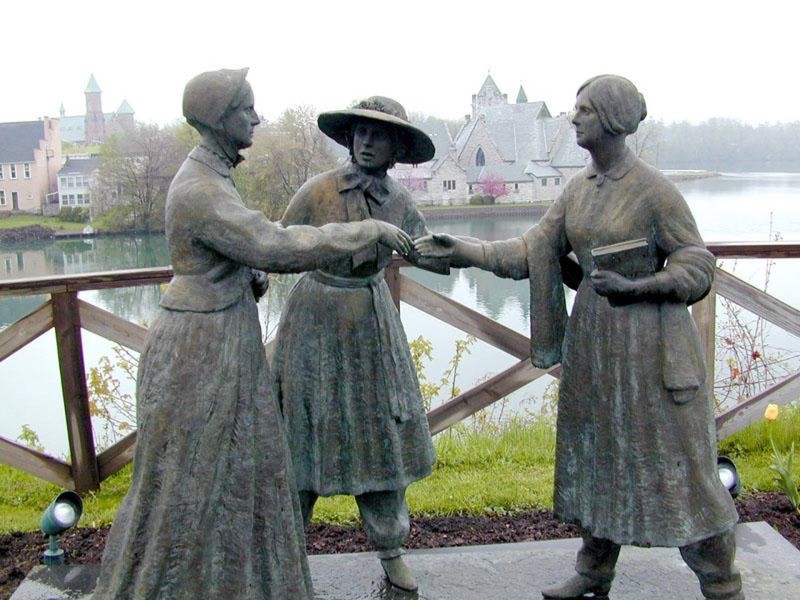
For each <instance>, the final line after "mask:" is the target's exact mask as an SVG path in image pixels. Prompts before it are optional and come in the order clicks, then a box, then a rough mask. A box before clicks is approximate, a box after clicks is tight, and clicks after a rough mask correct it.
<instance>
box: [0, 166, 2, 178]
mask: <svg viewBox="0 0 800 600" xmlns="http://www.w3.org/2000/svg"><path fill="white" fill-rule="evenodd" d="M0 181H3V165H0Z"/></svg>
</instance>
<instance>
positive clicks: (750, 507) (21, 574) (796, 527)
mask: <svg viewBox="0 0 800 600" xmlns="http://www.w3.org/2000/svg"><path fill="white" fill-rule="evenodd" d="M736 507H737V509H738V510H739V517H740V520H741V521H742V522H752V521H766V522H767V523H769V524H770V525H772V527H773V528H774V529H775V530H777V531H778V532H779V533H780V534H781V535H783V537H785V538H786V539H787V540H789V542H791V543H792V544H793V545H794V546H795V547H796V548H798V549H800V515H799V514H798V513H797V511H794V510H793V509H792V507H791V505H790V504H789V501H788V499H787V498H786V496H785V495H783V494H778V493H754V494H750V495H748V496H747V497H746V498H743V499H738V500H737V501H736ZM107 534H108V529H107V528H105V529H94V528H79V529H74V530H72V531H70V532H68V533H67V534H66V535H65V536H63V538H62V540H61V543H60V547H61V548H63V550H64V552H65V555H66V562H67V563H70V564H83V563H96V562H100V558H101V556H102V554H103V547H104V546H105V542H106V535H107ZM577 535H578V530H577V529H576V528H575V527H574V526H572V525H565V524H564V523H560V522H559V521H557V520H556V519H555V518H554V517H553V513H551V512H550V511H545V510H541V511H529V512H524V513H519V514H515V515H502V516H501V515H496V516H486V517H464V516H453V517H429V518H420V519H414V520H413V522H412V525H411V536H410V537H409V540H408V544H407V546H408V547H409V548H442V547H446V546H472V545H477V544H501V543H506V542H527V541H536V540H551V539H558V538H565V537H575V536H577ZM307 542H308V553H309V554H333V553H344V552H363V551H368V550H370V549H371V548H370V547H369V544H368V542H367V538H366V536H365V535H364V532H363V530H362V529H361V528H359V527H339V526H335V525H325V524H319V523H315V524H312V525H311V526H310V527H309V529H308V531H307ZM46 547H47V541H46V539H45V537H44V535H43V534H41V533H37V532H27V533H11V534H6V535H1V536H0V598H9V597H10V596H11V594H12V593H13V592H14V590H15V589H16V588H17V586H18V585H19V584H20V583H21V582H22V580H23V579H24V578H25V575H26V574H27V573H28V571H29V570H30V569H31V568H32V567H34V566H35V565H37V564H39V562H40V560H41V554H42V552H43V551H44V550H45V548H46Z"/></svg>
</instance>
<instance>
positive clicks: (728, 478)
mask: <svg viewBox="0 0 800 600" xmlns="http://www.w3.org/2000/svg"><path fill="white" fill-rule="evenodd" d="M717 472H718V473H719V480H720V481H721V482H722V485H724V486H725V487H726V488H727V490H728V491H729V492H730V494H731V496H732V497H734V498H736V496H738V495H739V492H740V491H741V489H742V482H741V480H740V479H739V471H737V470H736V465H735V464H733V461H732V460H731V459H730V458H728V457H727V456H719V457H717Z"/></svg>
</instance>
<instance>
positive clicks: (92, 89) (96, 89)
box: [84, 73, 103, 94]
mask: <svg viewBox="0 0 800 600" xmlns="http://www.w3.org/2000/svg"><path fill="white" fill-rule="evenodd" d="M102 91H103V90H101V89H100V86H99V85H97V81H96V80H95V78H94V73H92V74H91V75H90V76H89V83H87V84H86V90H84V94H100V93H102Z"/></svg>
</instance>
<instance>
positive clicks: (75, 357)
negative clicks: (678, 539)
mask: <svg viewBox="0 0 800 600" xmlns="http://www.w3.org/2000/svg"><path fill="white" fill-rule="evenodd" d="M709 249H710V250H711V251H712V252H714V254H715V255H716V256H717V257H718V258H761V259H777V258H780V259H785V258H800V244H791V243H769V244H709ZM406 266H409V265H408V263H406V262H405V261H403V260H402V259H399V258H398V259H396V260H395V261H394V262H393V263H392V265H391V266H390V267H389V268H388V269H387V274H386V280H387V282H388V284H389V287H390V289H391V291H392V295H393V297H394V298H395V302H396V303H397V305H398V307H399V306H400V303H401V302H405V303H407V304H409V305H411V306H414V307H416V308H418V309H419V310H421V311H423V312H425V313H428V314H430V315H432V316H433V317H435V318H437V319H439V320H441V321H444V322H445V323H448V324H450V325H452V326H454V327H456V328H457V329H460V330H461V331H464V332H466V333H468V334H470V335H473V336H475V337H476V338H478V339H480V340H483V341H484V342H486V343H488V344H490V345H492V346H494V347H495V348H498V349H500V350H503V351H504V352H506V353H508V354H510V355H511V356H513V357H514V358H516V359H517V361H518V362H516V363H515V364H514V365H512V366H511V367H509V368H508V369H506V370H505V371H503V372H501V373H499V374H497V375H495V376H494V377H492V378H491V379H489V380H487V381H484V382H482V383H480V384H479V385H477V386H475V387H474V388H472V389H470V390H467V391H466V392H464V393H462V394H460V395H458V396H457V397H455V398H453V399H451V400H450V401H448V402H446V403H445V404H443V405H441V406H438V407H437V408H435V409H433V410H431V411H430V413H428V419H429V422H430V428H431V432H432V433H434V434H436V433H439V432H441V431H443V430H444V429H446V428H447V427H449V426H451V425H453V424H454V423H457V422H459V421H461V420H463V419H465V418H467V417H469V416H470V415H472V414H474V413H476V412H477V411H479V410H481V409H482V408H485V407H486V406H489V405H490V404H492V403H493V402H496V401H497V400H499V399H501V398H503V397H505V396H507V395H508V394H510V393H512V392H514V391H515V390H518V389H519V388H521V387H522V386H524V385H526V384H528V383H530V382H532V381H534V380H536V379H538V378H540V377H542V376H543V375H545V374H547V373H549V374H551V375H553V376H556V377H557V376H558V375H559V374H560V367H559V366H555V367H552V368H550V369H547V370H542V369H537V368H535V367H534V366H533V365H532V364H531V362H530V360H529V355H530V346H529V344H530V340H529V338H528V337H527V336H525V335H523V334H522V333H520V332H517V331H513V330H511V329H509V328H508V327H505V326H504V325H502V324H500V323H498V322H496V321H493V320H492V319H489V318H488V317H486V316H484V315H482V314H480V313H478V312H476V311H474V310H472V309H470V308H468V307H466V306H463V305H462V304H459V303H458V302H455V301H454V300H451V299H450V298H448V297H446V296H443V295H442V294H439V293H437V292H434V291H433V290H430V289H429V288H426V287H424V286H422V285H420V284H419V283H416V282H415V281H413V280H412V279H410V278H408V277H406V276H404V275H402V274H401V273H400V269H401V268H403V267H406ZM171 276H172V271H171V269H169V268H157V269H136V270H130V271H113V272H107V273H91V274H85V275H71V276H53V277H42V278H31V279H21V280H7V281H0V297H3V296H18V295H31V294H50V299H49V300H47V301H46V302H44V303H43V304H42V305H41V306H39V307H38V308H36V309H35V310H34V311H32V312H31V313H29V314H28V315H26V316H25V317H23V318H21V319H19V320H18V321H16V322H15V323H14V324H12V325H11V326H9V327H8V328H6V329H5V330H4V331H2V332H0V361H2V360H4V359H5V358H7V357H8V356H10V355H11V354H13V353H14V352H16V351H17V350H19V349H20V348H22V347H24V346H25V345H27V344H29V343H30V342H31V341H33V340H34V339H36V338H37V337H39V336H40V335H42V334H43V333H45V332H47V331H48V330H49V329H50V328H53V329H54V330H55V336H56V345H57V352H58V362H59V368H60V372H61V382H62V391H63V400H64V408H65V414H66V427H67V438H68V442H69V451H70V456H71V462H69V463H68V462H65V461H63V460H60V459H58V458H54V457H52V456H49V455H47V454H45V453H42V452H38V451H36V450H33V449H31V448H28V447H26V446H24V445H22V444H19V443H17V442H14V441H11V440H8V439H5V438H2V437H0V462H2V463H5V464H8V465H11V466H13V467H15V468H18V469H20V470H23V471H26V472H28V473H30V474H32V475H35V476H37V477H40V478H42V479H45V480H47V481H50V482H53V483H55V484H57V485H60V486H62V487H65V488H71V489H76V490H78V491H86V490H92V489H97V488H98V487H99V485H100V482H101V481H103V480H104V479H106V478H107V477H109V476H110V475H112V474H113V473H115V472H117V471H118V470H119V469H121V468H122V467H123V466H125V465H126V464H127V463H129V462H130V461H131V459H132V456H133V447H134V442H135V439H136V433H135V432H134V433H132V434H130V435H128V436H127V437H125V438H123V439H122V440H120V441H119V442H117V443H116V444H114V445H113V446H111V447H110V448H108V449H106V450H104V451H102V452H100V453H99V454H98V453H97V452H96V450H95V444H94V436H93V431H92V422H91V416H90V414H89V398H88V391H87V386H86V370H85V367H84V362H83V346H82V340H81V331H82V329H85V330H87V331H91V332H92V333H95V334H97V335H99V336H101V337H104V338H106V339H108V340H110V341H112V342H114V343H116V344H120V345H122V346H125V347H127V348H130V349H131V350H134V351H136V352H139V351H141V349H142V346H143V343H144V338H145V334H146V329H145V328H144V327H142V326H140V325H137V324H134V323H131V322H129V321H127V320H125V319H122V318H120V317H117V316H116V315H113V314H112V313H109V312H107V311H105V310H103V309H101V308H99V307H97V306H94V305H92V304H89V303H87V302H84V301H83V300H81V299H79V298H78V292H80V291H84V290H97V289H108V288H119V287H130V286H138V285H153V284H160V283H164V282H167V281H169V279H170V278H171ZM717 294H718V295H720V296H723V297H725V298H727V299H729V300H731V301H733V302H734V303H736V304H738V305H740V306H742V307H744V308H746V309H747V310H749V311H751V312H753V313H754V314H755V315H757V316H758V317H762V318H764V319H765V320H767V321H769V322H771V323H773V324H775V325H777V326H779V327H781V328H783V329H785V330H786V331H789V332H791V333H792V334H794V335H797V336H800V311H798V310H797V309H796V308H794V307H791V306H788V305H786V304H785V303H782V302H780V301H779V300H777V299H776V298H774V297H772V296H770V295H769V294H766V293H764V292H762V291H760V290H758V289H756V288H754V287H753V286H751V285H749V284H747V283H745V282H744V281H742V280H740V279H738V278H736V277H735V276H733V275H731V274H730V273H727V272H725V271H722V270H720V269H717V277H716V282H715V286H714V289H713V290H712V292H711V293H710V294H709V296H708V297H707V298H706V299H705V300H703V301H702V302H700V303H698V304H697V305H695V306H694V307H693V314H694V317H695V321H696V322H697V324H698V328H699V330H700V332H701V337H702V339H703V343H704V347H705V349H706V354H707V359H708V364H709V365H713V364H714V346H715V343H714V340H715V307H716V296H717ZM709 379H711V381H713V378H709ZM798 396H800V372H798V373H793V374H792V375H790V376H788V377H786V378H785V379H784V380H782V381H780V382H779V383H777V384H776V385H773V386H772V387H771V388H769V389H767V390H765V391H763V392H761V393H760V394H758V395H757V396H754V397H753V398H750V399H747V400H746V401H744V402H742V403H740V404H738V405H737V406H735V407H734V408H733V409H731V410H729V411H727V412H725V413H724V414H721V415H719V416H718V417H717V429H718V432H719V436H720V437H725V436H728V435H730V434H732V433H734V432H736V431H739V430H740V429H742V428H744V427H746V426H747V425H749V424H750V423H752V422H753V421H755V420H757V419H758V418H760V416H761V414H762V413H763V409H764V405H765V404H766V403H768V402H772V403H776V404H786V403H787V402H790V401H792V400H794V399H796V398H798ZM2 410H8V407H3V408H2Z"/></svg>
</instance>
